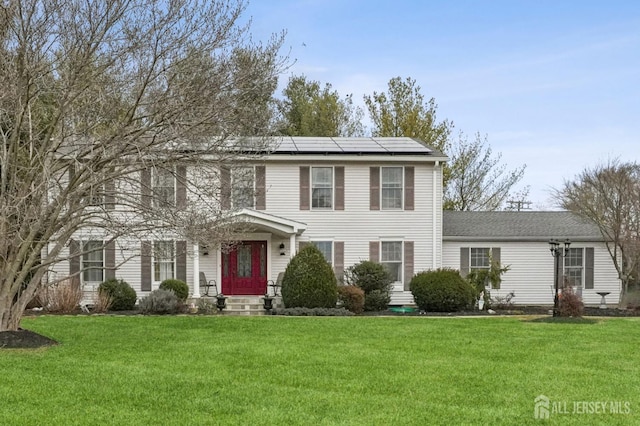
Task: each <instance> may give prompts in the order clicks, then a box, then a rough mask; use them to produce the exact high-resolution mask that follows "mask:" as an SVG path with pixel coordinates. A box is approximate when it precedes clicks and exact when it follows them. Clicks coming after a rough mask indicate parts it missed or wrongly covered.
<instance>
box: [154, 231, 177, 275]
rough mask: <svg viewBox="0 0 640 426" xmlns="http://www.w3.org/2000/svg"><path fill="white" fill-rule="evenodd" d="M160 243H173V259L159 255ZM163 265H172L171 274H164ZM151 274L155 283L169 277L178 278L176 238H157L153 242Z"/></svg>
mask: <svg viewBox="0 0 640 426" xmlns="http://www.w3.org/2000/svg"><path fill="white" fill-rule="evenodd" d="M158 244H167V245H171V259H170V260H168V259H169V258H168V257H161V256H159V255H158V252H159V249H160V248H159V247H158V246H157V245H158ZM162 265H171V276H163V271H162ZM151 268H152V270H151V274H152V277H153V282H154V283H160V282H162V281H164V280H167V279H175V278H176V243H175V241H174V240H156V241H154V242H153V247H152V255H151Z"/></svg>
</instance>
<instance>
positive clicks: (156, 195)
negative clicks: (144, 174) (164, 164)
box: [151, 167, 177, 207]
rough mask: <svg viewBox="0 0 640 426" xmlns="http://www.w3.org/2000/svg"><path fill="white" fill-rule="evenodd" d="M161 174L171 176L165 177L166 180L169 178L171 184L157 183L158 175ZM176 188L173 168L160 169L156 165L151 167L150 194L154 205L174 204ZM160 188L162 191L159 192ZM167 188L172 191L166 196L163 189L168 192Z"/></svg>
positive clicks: (165, 205)
mask: <svg viewBox="0 0 640 426" xmlns="http://www.w3.org/2000/svg"><path fill="white" fill-rule="evenodd" d="M161 174H165V176H164V177H168V176H171V178H170V179H167V181H169V180H170V181H171V183H172V184H173V185H172V186H167V185H157V183H158V181H157V180H158V177H159V176H160V175H161ZM176 189H177V185H176V176H175V171H174V170H173V169H162V168H158V167H154V168H152V169H151V194H152V197H153V206H154V207H167V206H174V205H175V204H176ZM160 190H162V192H160ZM168 190H171V192H172V193H171V195H170V196H167V194H165V191H166V193H168V192H169V191H168Z"/></svg>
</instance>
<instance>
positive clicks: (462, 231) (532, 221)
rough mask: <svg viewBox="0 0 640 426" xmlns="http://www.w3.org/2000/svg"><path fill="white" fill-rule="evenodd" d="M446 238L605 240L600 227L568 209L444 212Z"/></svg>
mask: <svg viewBox="0 0 640 426" xmlns="http://www.w3.org/2000/svg"><path fill="white" fill-rule="evenodd" d="M442 225H443V229H442V234H443V239H444V240H459V241H463V240H467V241H469V240H476V241H480V240H487V241H497V240H512V241H548V240H549V239H551V238H559V239H565V238H569V239H571V240H572V241H602V236H601V235H600V231H599V230H598V228H597V227H596V226H595V225H594V224H592V223H590V222H587V221H585V220H583V219H581V218H580V217H578V216H577V215H575V214H573V213H571V212H566V211H559V212H510V211H509V212H457V211H447V210H445V211H444V212H443V217H442Z"/></svg>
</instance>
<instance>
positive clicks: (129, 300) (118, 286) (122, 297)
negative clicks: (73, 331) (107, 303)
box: [98, 278, 137, 311]
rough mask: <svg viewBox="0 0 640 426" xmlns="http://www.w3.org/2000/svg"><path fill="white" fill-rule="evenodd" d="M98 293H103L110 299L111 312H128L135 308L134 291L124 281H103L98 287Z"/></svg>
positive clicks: (114, 279)
mask: <svg viewBox="0 0 640 426" xmlns="http://www.w3.org/2000/svg"><path fill="white" fill-rule="evenodd" d="M98 292H105V293H106V295H107V296H108V297H110V298H111V307H110V309H111V310H112V311H130V310H132V309H135V307H136V298H137V295H136V291H135V290H134V289H133V288H131V286H130V285H129V283H127V282H126V281H124V280H119V279H117V278H112V279H110V280H107V281H104V282H103V283H101V284H100V286H98Z"/></svg>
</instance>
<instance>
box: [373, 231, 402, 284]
mask: <svg viewBox="0 0 640 426" xmlns="http://www.w3.org/2000/svg"><path fill="white" fill-rule="evenodd" d="M392 243H395V244H400V260H399V261H398V260H385V259H384V257H385V250H384V245H385V244H392ZM379 263H380V264H381V265H383V266H385V267H387V266H386V265H387V264H399V266H398V275H397V277H393V282H394V283H401V282H404V241H403V240H391V239H390V240H382V241H380V258H379ZM387 268H388V267H387ZM387 270H389V269H387ZM389 272H391V271H389ZM396 278H397V279H396Z"/></svg>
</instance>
